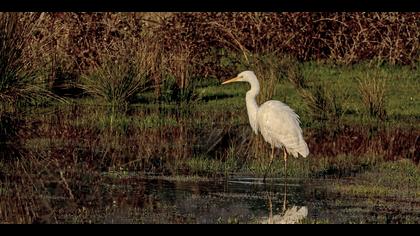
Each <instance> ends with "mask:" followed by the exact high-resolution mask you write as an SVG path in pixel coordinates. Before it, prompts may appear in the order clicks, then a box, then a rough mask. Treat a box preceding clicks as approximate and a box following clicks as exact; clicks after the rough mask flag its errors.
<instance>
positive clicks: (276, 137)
mask: <svg viewBox="0 0 420 236" xmlns="http://www.w3.org/2000/svg"><path fill="white" fill-rule="evenodd" d="M232 82H248V83H249V84H251V89H250V90H249V91H248V92H247V93H246V108H247V111H248V118H249V123H250V124H251V128H252V130H253V131H254V132H255V134H257V135H258V131H260V132H261V135H262V136H263V137H264V140H265V141H266V142H268V143H270V144H271V157H270V164H269V166H268V168H267V170H269V169H270V167H271V163H272V162H273V159H274V149H275V147H277V148H283V155H284V171H285V172H284V173H285V174H286V173H287V172H286V171H287V155H288V154H291V155H293V156H294V157H296V158H297V157H298V156H299V154H300V155H301V156H303V157H307V156H308V154H309V149H308V145H307V144H306V142H305V140H304V139H303V136H302V129H301V128H300V126H299V123H300V121H299V116H298V115H297V114H296V113H295V112H294V111H293V110H292V109H291V108H290V107H289V106H287V105H286V104H284V103H282V102H280V101H276V100H270V101H267V102H265V103H264V104H262V105H261V106H259V107H258V104H257V101H256V100H255V98H256V97H257V95H258V93H259V92H260V84H259V82H258V79H257V76H256V75H255V73H254V72H253V71H244V72H241V73H240V74H238V76H237V77H235V78H233V79H230V80H227V81H225V82H223V83H222V84H228V83H232ZM266 174H267V172H266V173H265V174H264V181H265V177H266Z"/></svg>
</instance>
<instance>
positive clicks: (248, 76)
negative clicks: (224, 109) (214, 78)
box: [222, 70, 257, 84]
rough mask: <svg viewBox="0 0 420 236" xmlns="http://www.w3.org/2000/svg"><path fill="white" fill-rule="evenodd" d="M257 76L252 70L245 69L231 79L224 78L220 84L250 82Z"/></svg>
mask: <svg viewBox="0 0 420 236" xmlns="http://www.w3.org/2000/svg"><path fill="white" fill-rule="evenodd" d="M256 79H257V76H255V73H254V72H253V71H250V70H247V71H244V72H241V73H239V74H238V76H236V77H235V78H233V79H230V80H226V81H225V82H223V83H222V84H228V83H233V82H248V83H251V81H253V80H256Z"/></svg>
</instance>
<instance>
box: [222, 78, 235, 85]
mask: <svg viewBox="0 0 420 236" xmlns="http://www.w3.org/2000/svg"><path fill="white" fill-rule="evenodd" d="M238 79H239V78H238V77H235V78H233V79H230V80H226V81H225V82H223V83H222V84H228V83H232V82H236V81H238Z"/></svg>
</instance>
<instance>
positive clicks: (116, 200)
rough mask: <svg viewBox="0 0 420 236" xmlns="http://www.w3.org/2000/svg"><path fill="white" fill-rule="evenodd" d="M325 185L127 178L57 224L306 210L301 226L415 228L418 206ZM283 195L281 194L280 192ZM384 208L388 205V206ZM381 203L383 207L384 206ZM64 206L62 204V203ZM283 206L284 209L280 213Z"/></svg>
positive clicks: (247, 216)
mask: <svg viewBox="0 0 420 236" xmlns="http://www.w3.org/2000/svg"><path fill="white" fill-rule="evenodd" d="M330 181H334V180H299V179H288V180H287V186H286V187H287V188H285V185H284V183H285V182H284V179H269V180H268V181H267V183H266V184H264V183H262V179H260V178H248V177H232V178H230V179H229V180H199V181H197V180H193V181H189V180H171V179H170V178H161V177H129V178H123V179H120V181H117V182H119V184H112V185H109V186H107V191H108V193H107V194H106V196H105V198H104V199H101V200H100V202H101V204H100V205H98V206H97V207H94V208H92V209H91V210H90V212H89V213H87V214H86V215H85V216H80V215H78V216H76V215H73V214H70V215H66V216H65V217H63V216H60V217H58V218H57V219H56V220H57V221H58V222H90V223H205V224H206V223H211V224H213V223H262V222H263V221H265V220H267V218H269V216H270V215H273V216H276V215H280V216H282V215H283V214H284V213H285V211H287V210H290V209H292V208H293V207H298V208H301V207H306V208H307V210H308V215H307V217H305V219H304V220H302V221H300V222H303V223H314V222H315V223H406V222H411V223H420V221H419V219H420V206H419V203H417V204H415V205H411V204H408V205H407V204H403V203H401V202H398V200H391V201H393V202H392V204H387V201H386V200H385V202H382V200H383V199H369V200H368V201H367V200H366V199H355V198H348V197H346V196H340V195H339V194H338V195H337V194H331V193H330V192H329V191H328V185H329V182H330ZM285 191H286V192H285ZM388 203H389V202H388ZM384 204H385V205H384ZM64 205H65V204H64ZM284 206H285V207H286V208H285V209H284Z"/></svg>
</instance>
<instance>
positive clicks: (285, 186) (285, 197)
mask: <svg viewBox="0 0 420 236" xmlns="http://www.w3.org/2000/svg"><path fill="white" fill-rule="evenodd" d="M286 203H287V180H286V179H284V195H283V212H286Z"/></svg>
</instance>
